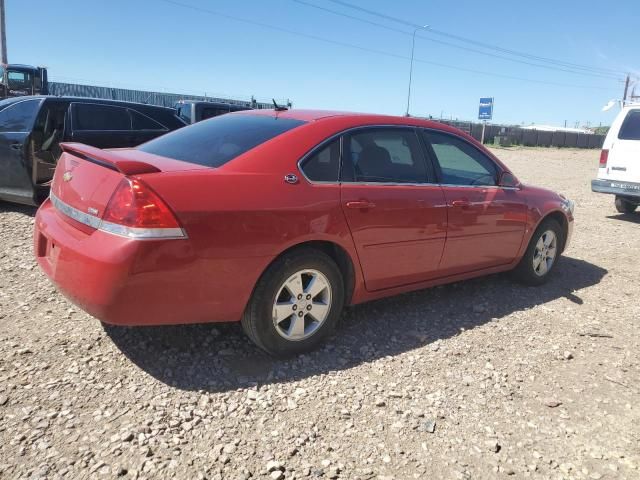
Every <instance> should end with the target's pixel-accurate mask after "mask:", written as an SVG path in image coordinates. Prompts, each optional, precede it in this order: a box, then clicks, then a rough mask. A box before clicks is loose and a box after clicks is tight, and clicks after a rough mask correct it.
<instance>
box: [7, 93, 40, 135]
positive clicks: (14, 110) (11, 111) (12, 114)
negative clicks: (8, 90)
mask: <svg viewBox="0 0 640 480" xmlns="http://www.w3.org/2000/svg"><path fill="white" fill-rule="evenodd" d="M40 103H41V100H24V101H21V102H15V103H13V104H11V105H9V106H7V107H6V108H4V109H3V110H0V131H2V132H28V131H30V130H31V127H33V122H34V121H35V118H36V115H37V113H38V110H39V109H40Z"/></svg>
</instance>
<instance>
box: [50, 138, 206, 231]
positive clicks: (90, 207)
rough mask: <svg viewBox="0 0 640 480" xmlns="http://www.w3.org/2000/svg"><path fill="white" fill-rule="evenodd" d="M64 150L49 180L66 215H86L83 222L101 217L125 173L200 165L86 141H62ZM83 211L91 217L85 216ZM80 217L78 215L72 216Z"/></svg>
mask: <svg viewBox="0 0 640 480" xmlns="http://www.w3.org/2000/svg"><path fill="white" fill-rule="evenodd" d="M60 146H61V147H62V150H63V153H62V156H61V157H60V159H59V160H58V165H57V167H56V171H55V174H54V177H53V182H52V184H51V194H52V196H53V197H55V198H54V203H55V200H56V199H57V200H59V202H57V204H56V206H58V205H60V202H62V203H63V204H65V205H66V206H68V207H71V208H72V209H74V210H76V212H73V211H72V210H69V209H68V208H66V209H65V212H64V213H66V214H67V215H68V216H71V217H72V218H74V216H78V215H81V216H85V218H83V219H82V220H81V221H82V223H87V220H88V221H89V223H91V224H92V223H94V222H93V221H91V220H92V218H102V215H103V214H104V211H105V209H106V207H107V204H108V203H109V200H110V199H111V196H112V195H113V193H114V191H115V190H116V188H117V187H118V185H119V184H120V182H121V181H122V179H123V178H124V177H125V176H141V177H143V176H144V175H146V174H153V173H159V172H165V171H179V170H194V169H201V168H207V167H201V166H199V165H194V164H191V163H187V162H181V161H179V160H172V159H167V158H164V157H159V156H156V155H152V154H148V153H144V152H140V151H138V150H135V149H121V150H101V149H99V148H94V147H90V146H88V145H83V144H76V143H62V144H60ZM86 215H89V216H90V217H89V218H88V219H87V218H86ZM75 219H76V220H79V218H75Z"/></svg>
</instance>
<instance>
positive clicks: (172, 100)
mask: <svg viewBox="0 0 640 480" xmlns="http://www.w3.org/2000/svg"><path fill="white" fill-rule="evenodd" d="M49 93H50V94H51V95H60V96H71V97H88V98H106V99H109V100H122V101H125V102H137V103H147V104H150V105H159V106H161V107H173V106H174V105H175V104H176V103H177V102H178V101H180V100H197V101H205V102H220V103H229V104H232V105H241V106H243V107H250V108H273V103H264V102H257V101H256V100H255V99H253V98H251V99H250V100H238V99H233V98H221V97H209V96H198V95H181V94H178V93H162V92H147V91H143V90H129V89H125V88H111V87H97V86H94V85H79V84H75V83H61V82H49ZM282 104H284V105H290V102H289V101H288V100H287V101H286V102H282Z"/></svg>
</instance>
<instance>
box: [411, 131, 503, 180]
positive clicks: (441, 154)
mask: <svg viewBox="0 0 640 480" xmlns="http://www.w3.org/2000/svg"><path fill="white" fill-rule="evenodd" d="M423 134H424V137H425V140H426V141H427V143H428V144H430V145H431V147H432V148H433V152H434V153H435V156H436V160H437V161H438V164H439V165H440V173H441V183H443V184H446V185H478V186H482V185H497V177H498V170H497V167H496V165H495V163H493V161H492V160H491V159H489V158H488V157H487V156H486V155H484V154H482V153H481V152H480V151H479V150H478V149H477V148H475V147H474V146H473V145H471V144H470V143H468V142H466V141H465V140H463V139H461V138H459V137H456V136H454V135H449V134H447V133H441V132H435V131H432V130H424V131H423Z"/></svg>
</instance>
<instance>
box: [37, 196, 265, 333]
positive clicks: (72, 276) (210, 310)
mask: <svg viewBox="0 0 640 480" xmlns="http://www.w3.org/2000/svg"><path fill="white" fill-rule="evenodd" d="M72 222H73V221H70V220H68V219H66V218H64V217H63V216H62V214H61V213H60V212H58V211H57V210H56V209H55V207H54V206H53V205H52V203H51V201H50V200H46V201H45V202H44V203H43V204H42V206H41V207H40V209H39V210H38V213H37V214H36V220H35V230H34V251H35V255H36V258H37V261H38V264H39V265H40V267H41V268H42V270H43V271H44V273H45V274H46V275H47V276H48V277H49V279H50V280H51V281H52V282H53V283H54V284H55V285H56V287H57V288H58V290H59V291H60V292H61V293H63V294H64V295H65V296H66V297H67V298H68V299H69V300H71V301H72V302H73V303H75V304H76V305H78V306H79V307H80V308H82V309H83V310H84V311H86V312H88V313H89V314H91V315H92V316H94V317H96V318H98V319H100V320H101V321H103V322H106V323H111V324H117V325H167V324H183V323H202V322H215V321H234V320H239V319H240V317H241V316H242V312H243V311H244V307H245V305H246V302H247V301H248V298H249V295H250V294H251V291H252V288H253V283H252V282H255V279H256V278H257V277H258V276H259V269H261V268H264V265H265V264H268V262H269V259H268V258H262V257H260V258H241V259H229V258H226V259H215V258H206V259H201V258H198V257H197V256H196V255H195V253H194V251H193V248H192V244H191V241H190V240H189V239H182V240H175V239H174V240H154V241H140V240H133V239H129V238H125V237H120V236H117V235H112V234H109V233H106V232H103V231H100V230H91V229H86V228H85V229H79V228H78V227H77V226H76V225H73V224H72ZM231 272H241V274H237V275H231ZM254 272H256V273H254ZM242 273H244V275H243V274H242Z"/></svg>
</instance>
